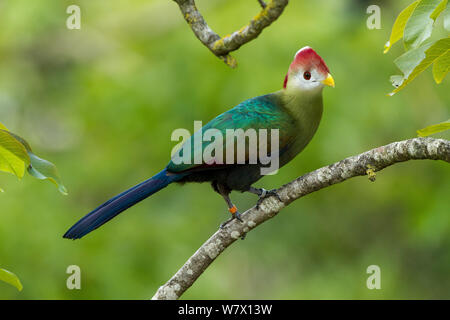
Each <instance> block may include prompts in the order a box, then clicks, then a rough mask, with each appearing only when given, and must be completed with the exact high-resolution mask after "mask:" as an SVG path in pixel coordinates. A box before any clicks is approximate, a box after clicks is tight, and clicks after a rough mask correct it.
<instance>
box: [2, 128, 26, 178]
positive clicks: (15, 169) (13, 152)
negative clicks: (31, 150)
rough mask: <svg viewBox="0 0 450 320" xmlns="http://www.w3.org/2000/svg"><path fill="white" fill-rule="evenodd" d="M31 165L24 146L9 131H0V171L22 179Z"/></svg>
mask: <svg viewBox="0 0 450 320" xmlns="http://www.w3.org/2000/svg"><path fill="white" fill-rule="evenodd" d="M29 164H30V157H29V156H28V153H27V150H26V149H25V147H24V145H23V144H22V143H20V142H19V141H18V140H17V139H15V137H14V136H13V135H11V133H10V132H9V131H6V130H4V129H0V170H1V171H5V172H10V173H12V174H14V175H16V176H17V177H18V178H19V179H20V178H22V177H23V175H24V173H25V167H26V166H28V165H29Z"/></svg>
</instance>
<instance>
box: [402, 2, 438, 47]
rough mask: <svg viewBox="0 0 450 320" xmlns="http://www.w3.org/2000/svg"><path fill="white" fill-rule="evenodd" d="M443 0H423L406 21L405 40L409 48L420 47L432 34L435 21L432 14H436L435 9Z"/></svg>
mask: <svg viewBox="0 0 450 320" xmlns="http://www.w3.org/2000/svg"><path fill="white" fill-rule="evenodd" d="M441 2H442V1H441V0H421V1H420V2H419V4H418V5H417V7H416V9H415V10H414V12H413V13H412V15H411V17H410V18H409V20H408V21H407V22H406V26H405V32H404V34H403V42H404V44H405V48H406V49H407V50H411V49H414V48H417V47H419V46H420V44H421V43H422V42H424V41H425V40H426V39H428V38H429V37H430V36H431V32H432V31H433V23H434V19H432V18H431V16H432V15H433V16H434V15H436V13H435V10H437V7H438V6H439V5H440V3H441ZM442 9H444V8H442Z"/></svg>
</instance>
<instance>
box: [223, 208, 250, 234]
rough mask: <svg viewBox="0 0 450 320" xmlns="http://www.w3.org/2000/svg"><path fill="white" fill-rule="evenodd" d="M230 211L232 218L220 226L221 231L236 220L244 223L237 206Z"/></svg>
mask: <svg viewBox="0 0 450 320" xmlns="http://www.w3.org/2000/svg"><path fill="white" fill-rule="evenodd" d="M228 211H230V213H231V218H230V219H228V220H227V221H225V222H223V223H222V224H221V225H220V229H223V228H225V226H226V225H227V224H229V223H230V222H231V221H233V220H234V219H236V220H239V221H240V222H244V221H243V220H242V218H241V214H240V213H239V211H238V210H237V208H236V206H232V207H231V208H230V209H228Z"/></svg>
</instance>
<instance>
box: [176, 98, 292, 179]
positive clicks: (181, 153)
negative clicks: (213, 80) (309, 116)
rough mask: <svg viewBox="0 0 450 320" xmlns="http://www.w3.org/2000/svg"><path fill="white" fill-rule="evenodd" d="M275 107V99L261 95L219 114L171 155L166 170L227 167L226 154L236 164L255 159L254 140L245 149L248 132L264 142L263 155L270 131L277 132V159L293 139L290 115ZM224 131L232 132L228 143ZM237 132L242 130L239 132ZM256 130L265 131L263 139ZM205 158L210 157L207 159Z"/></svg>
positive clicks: (182, 170)
mask: <svg viewBox="0 0 450 320" xmlns="http://www.w3.org/2000/svg"><path fill="white" fill-rule="evenodd" d="M279 105H280V104H279V101H277V97H275V96H273V95H265V96H260V97H256V98H253V99H249V100H246V101H244V102H242V103H241V104H239V105H237V106H236V107H234V108H233V109H231V110H229V111H227V112H225V113H223V114H221V115H219V116H218V117H216V118H214V119H213V120H211V121H210V122H209V123H207V124H206V125H205V126H204V127H203V128H202V130H200V131H197V132H196V133H194V134H193V135H192V136H191V137H190V138H189V139H188V140H186V141H185V142H184V144H183V145H182V146H181V147H180V149H179V150H178V151H177V152H176V153H175V154H174V155H173V156H172V159H171V161H170V162H169V164H168V166H167V169H168V171H171V172H177V173H178V172H186V171H196V170H204V169H216V168H222V167H224V166H227V163H230V162H229V159H227V158H226V157H227V156H226V155H229V153H230V152H232V153H231V154H232V155H233V157H232V158H233V160H234V162H233V163H237V162H236V161H238V160H240V161H242V160H244V161H245V163H248V162H249V161H251V160H252V159H255V157H256V158H258V157H259V146H260V142H259V139H258V142H257V143H256V146H257V147H256V148H254V149H252V148H251V147H249V146H250V143H249V141H250V140H251V137H253V136H254V135H252V134H251V132H250V131H253V132H255V133H256V134H257V137H260V138H261V141H267V142H268V144H267V146H266V149H267V152H271V144H270V141H271V140H270V139H271V135H270V132H271V129H278V130H279V131H278V134H279V152H280V156H281V153H282V152H283V150H284V149H286V146H288V145H289V144H290V143H291V142H292V140H293V139H294V133H295V123H294V120H293V119H292V118H291V116H290V115H289V114H288V113H287V112H286V111H284V109H283V108H281V107H280V106H279ZM209 129H213V130H209ZM228 129H232V130H235V131H234V132H236V135H235V136H234V137H233V139H232V140H227V138H226V137H227V130H228ZM237 129H242V130H240V132H239V130H237ZM248 129H254V130H248ZM259 129H266V130H267V138H266V139H262V137H261V136H259V135H258V134H259V132H261V131H260V130H259ZM245 132H247V133H248V135H247V136H246V135H245V134H243V133H245ZM208 133H209V134H208ZM202 135H203V139H202ZM217 135H219V136H221V137H222V138H221V139H220V137H217ZM208 139H209V140H208ZM204 140H205V141H204ZM240 143H246V144H245V145H246V148H245V153H244V152H242V153H241V155H240V156H239V155H238V154H239V152H238V150H237V146H239V144H240ZM241 150H242V149H241ZM206 151H208V152H206ZM208 155H211V156H209V157H208ZM243 158H244V159H243ZM230 159H231V158H230ZM239 163H240V162H239ZM250 163H251V162H250Z"/></svg>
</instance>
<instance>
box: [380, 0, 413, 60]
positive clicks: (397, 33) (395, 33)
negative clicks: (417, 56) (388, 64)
mask: <svg viewBox="0 0 450 320" xmlns="http://www.w3.org/2000/svg"><path fill="white" fill-rule="evenodd" d="M419 2H420V0H417V1H414V2H413V3H411V4H410V5H409V6H408V7H406V8H405V9H404V10H403V11H402V12H400V14H399V15H398V17H397V19H396V20H395V22H394V26H393V27H392V31H391V36H390V37H389V41H388V42H386V44H385V45H384V53H387V52H388V51H389V49H391V47H392V46H393V45H394V43H396V42H397V41H399V40H400V39H401V38H403V31H404V30H405V26H406V22H407V21H408V19H409V17H411V14H412V13H413V12H414V9H415V8H416V7H417V5H418V4H419Z"/></svg>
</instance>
